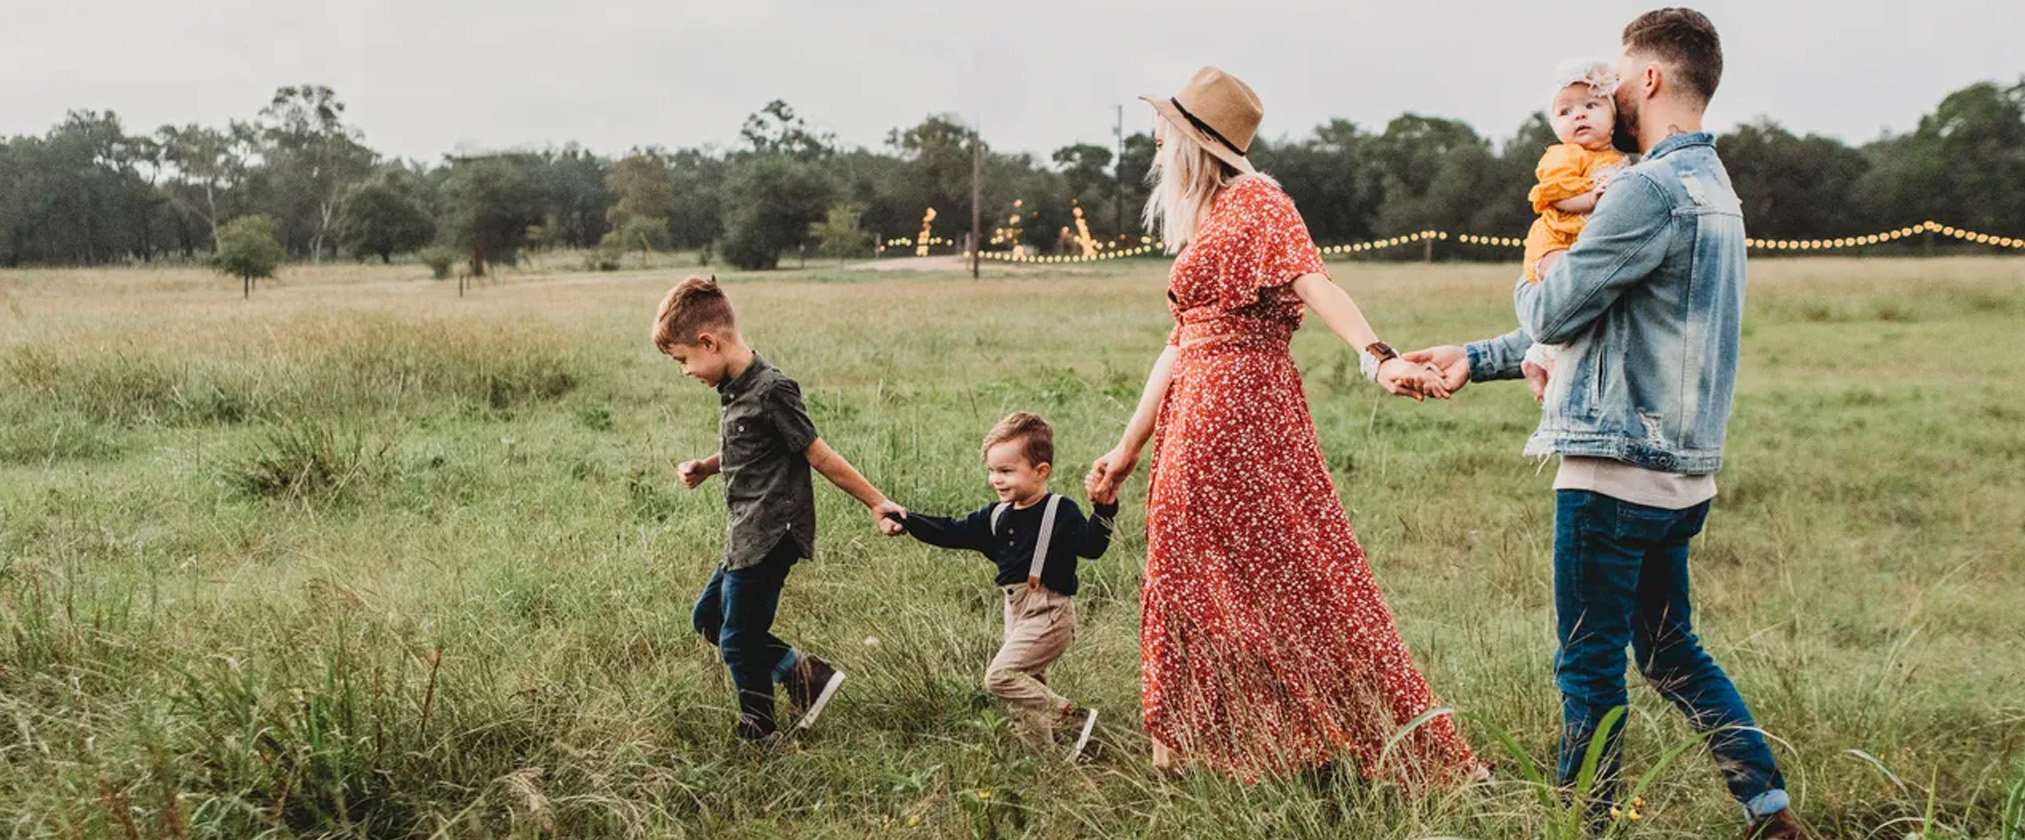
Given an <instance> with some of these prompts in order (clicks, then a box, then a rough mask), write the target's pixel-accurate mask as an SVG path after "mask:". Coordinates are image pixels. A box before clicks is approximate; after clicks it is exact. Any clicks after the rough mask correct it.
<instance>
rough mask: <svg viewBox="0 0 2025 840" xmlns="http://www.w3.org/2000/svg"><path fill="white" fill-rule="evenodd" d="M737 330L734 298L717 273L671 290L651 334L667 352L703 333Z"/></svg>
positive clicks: (690, 279) (687, 282)
mask: <svg viewBox="0 0 2025 840" xmlns="http://www.w3.org/2000/svg"><path fill="white" fill-rule="evenodd" d="M737 329H738V317H737V316H736V315H735V314H733V313H732V311H731V299H730V298H727V297H725V296H724V290H723V289H721V288H719V287H718V285H717V275H714V274H713V275H708V276H702V275H699V276H695V277H689V278H686V279H684V280H683V281H682V282H681V283H678V284H676V286H675V288H673V289H669V290H668V295H667V296H666V297H664V298H662V299H661V308H660V309H658V310H656V311H655V312H654V328H653V330H652V331H651V333H650V334H651V335H652V337H653V339H654V347H655V349H657V350H660V351H661V352H663V353H666V352H668V351H669V350H670V349H671V348H673V347H675V346H676V345H678V344H681V345H693V344H695V343H696V337H697V335H698V334H699V333H704V332H712V331H719V330H730V331H734V332H735V331H736V330H737Z"/></svg>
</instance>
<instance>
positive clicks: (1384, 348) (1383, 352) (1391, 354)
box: [1364, 341, 1399, 362]
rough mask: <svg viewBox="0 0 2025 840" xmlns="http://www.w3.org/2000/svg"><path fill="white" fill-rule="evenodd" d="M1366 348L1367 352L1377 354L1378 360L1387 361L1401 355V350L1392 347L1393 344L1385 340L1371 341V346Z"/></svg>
mask: <svg viewBox="0 0 2025 840" xmlns="http://www.w3.org/2000/svg"><path fill="white" fill-rule="evenodd" d="M1364 350H1365V352H1367V353H1370V354H1371V355H1373V356H1376V357H1377V358H1378V360H1379V361H1381V362H1382V361H1385V360H1386V359H1392V358H1397V357H1398V356H1399V351H1397V350H1394V349H1392V345H1390V344H1386V343H1385V342H1383V341H1374V342H1371V346H1370V347H1366V348H1364Z"/></svg>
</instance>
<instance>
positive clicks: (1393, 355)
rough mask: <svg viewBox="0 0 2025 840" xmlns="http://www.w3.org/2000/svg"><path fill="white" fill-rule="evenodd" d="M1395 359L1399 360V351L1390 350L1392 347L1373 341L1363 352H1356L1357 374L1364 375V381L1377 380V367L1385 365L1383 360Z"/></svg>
mask: <svg viewBox="0 0 2025 840" xmlns="http://www.w3.org/2000/svg"><path fill="white" fill-rule="evenodd" d="M1397 358H1399V351H1397V350H1394V349H1392V345H1390V344H1386V343H1385V342H1383V341H1374V342H1371V343H1370V344H1369V345H1366V346H1365V348H1364V349H1363V350H1360V351H1358V352H1357V367H1358V370H1359V372H1361V373H1363V374H1364V378H1365V379H1371V380H1376V379H1377V378H1378V366H1379V365H1382V364H1385V360H1387V359H1397Z"/></svg>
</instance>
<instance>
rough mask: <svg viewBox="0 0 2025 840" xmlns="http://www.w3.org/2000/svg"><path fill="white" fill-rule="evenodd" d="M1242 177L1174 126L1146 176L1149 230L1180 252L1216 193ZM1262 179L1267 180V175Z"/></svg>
mask: <svg viewBox="0 0 2025 840" xmlns="http://www.w3.org/2000/svg"><path fill="white" fill-rule="evenodd" d="M1239 177H1240V176H1239V173H1238V171H1237V170H1236V169H1235V168H1233V167H1232V166H1231V165H1230V164H1227V163H1224V162H1223V161H1222V160H1220V159H1218V158H1217V156H1216V155H1212V154H1210V153H1209V150H1208V149H1205V148H1203V147H1202V144H1200V143H1197V142H1195V141H1194V140H1193V139H1190V138H1189V137H1188V136H1187V135H1185V134H1182V133H1181V132H1179V131H1175V130H1173V129H1172V127H1170V129H1169V130H1168V132H1167V136H1166V139H1164V140H1162V141H1161V145H1160V148H1159V149H1158V150H1156V151H1155V152H1154V153H1153V169H1152V170H1151V171H1149V172H1147V173H1146V183H1147V185H1148V186H1149V187H1151V189H1149V190H1147V191H1146V214H1145V220H1146V229H1147V230H1149V231H1155V232H1158V233H1159V235H1160V239H1161V241H1163V242H1165V243H1167V252H1168V253H1170V254H1172V253H1176V252H1178V251H1180V250H1181V246H1182V245H1183V244H1185V243H1187V242H1188V240H1190V239H1193V238H1195V230H1196V228H1198V227H1201V226H1202V220H1203V218H1204V217H1206V216H1208V215H1209V206H1210V203H1211V202H1213V201H1215V200H1216V194H1217V193H1218V192H1221V191H1222V190H1223V188H1224V187H1227V186H1230V184H1231V182H1232V181H1235V180H1237V179H1238V178H1239ZM1258 177H1261V178H1266V176H1265V175H1263V174H1260V175H1258ZM1266 180H1268V181H1270V180H1272V179H1271V178H1266Z"/></svg>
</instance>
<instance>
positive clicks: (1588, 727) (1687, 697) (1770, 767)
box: [1554, 490, 1788, 821]
mask: <svg viewBox="0 0 2025 840" xmlns="http://www.w3.org/2000/svg"><path fill="white" fill-rule="evenodd" d="M1556 497H1557V499H1556V506H1555V512H1554V612H1555V617H1556V619H1557V621H1556V624H1557V625H1558V635H1559V637H1560V642H1561V649H1560V651H1559V652H1558V653H1557V654H1556V655H1555V657H1554V678H1555V681H1556V682H1557V683H1559V685H1560V688H1561V716H1562V738H1561V761H1560V783H1561V784H1562V785H1564V786H1573V785H1574V784H1575V782H1576V780H1577V778H1578V776H1579V774H1580V772H1581V769H1582V759H1583V757H1584V756H1585V755H1586V754H1587V751H1588V749H1589V744H1590V743H1591V740H1592V739H1593V738H1594V737H1595V734H1596V729H1597V728H1598V727H1599V726H1600V725H1601V724H1602V722H1603V717H1604V716H1605V715H1607V714H1609V713H1610V711H1611V710H1612V709H1616V708H1618V707H1620V706H1624V705H1626V704H1627V702H1628V698H1627V696H1626V694H1625V688H1624V647H1625V645H1627V644H1629V645H1630V646H1631V649H1632V653H1633V655H1634V656H1635V657H1636V658H1637V665H1638V670H1639V672H1640V673H1641V674H1644V675H1645V678H1646V680H1647V681H1648V682H1650V683H1651V684H1652V686H1653V688H1655V689H1657V690H1658V691H1659V693H1660V695H1661V696H1663V697H1665V698H1666V699H1667V700H1668V701H1669V702H1671V703H1673V704H1674V706H1675V707H1677V708H1679V709H1680V710H1681V712H1682V713H1684V714H1686V715H1687V718H1688V722H1689V724H1690V725H1692V726H1693V727H1694V728H1695V731H1697V732H1707V733H1711V734H1710V735H1709V740H1708V745H1709V751H1710V752H1712V753H1714V754H1715V758H1716V766H1717V767H1718V768H1719V769H1721V771H1722V774H1723V781H1724V782H1725V783H1726V784H1727V785H1728V786H1729V789H1730V795H1731V796H1734V797H1736V799H1737V801H1738V802H1740V803H1743V805H1744V810H1745V813H1746V816H1747V818H1748V819H1751V820H1754V821H1755V820H1757V819H1759V818H1762V817H1765V816H1769V815H1771V814H1772V813H1774V812H1777V811H1779V810H1781V809H1783V808H1785V807H1786V806H1787V804H1788V803H1787V797H1786V791H1785V787H1786V780H1785V777H1784V776H1782V775H1780V773H1779V768H1778V765H1777V764H1776V763H1774V762H1773V760H1772V751H1771V750H1770V749H1769V748H1768V747H1766V745H1765V738H1764V736H1763V735H1761V734H1760V733H1759V732H1758V731H1757V728H1756V727H1757V724H1756V723H1754V722H1752V720H1751V712H1750V710H1749V709H1746V708H1745V707H1744V700H1743V698H1742V697H1739V696H1737V688H1736V686H1734V685H1732V684H1731V683H1730V678H1729V676H1728V675H1726V674H1724V673H1723V669H1722V668H1721V667H1720V666H1718V665H1716V663H1715V660H1713V659H1710V658H1709V655H1708V653H1707V652H1706V651H1703V650H1702V645H1701V641H1700V640H1699V639H1697V638H1696V637H1695V632H1694V621H1693V612H1692V606H1691V604H1690V602H1689V599H1688V540H1690V539H1692V538H1693V537H1694V536H1695V535H1696V534H1699V533H1701V530H1702V523H1703V521H1704V520H1705V519H1706V518H1707V517H1708V513H1709V503H1708V502H1703V503H1701V504H1699V505H1695V506H1694V507H1691V508H1687V509H1685V510H1667V509H1665V508H1655V507H1647V506H1645V505H1637V504H1632V503H1630V502H1626V501H1621V500H1618V499H1615V498H1612V497H1610V496H1605V495H1602V494H1600V493H1592V492H1589V491H1586V490H1561V491H1557V492H1556ZM1622 734H1623V724H1622V719H1620V722H1619V724H1618V725H1617V726H1615V727H1613V730H1612V731H1611V732H1610V733H1609V736H1608V740H1607V741H1606V748H1605V751H1604V754H1603V758H1602V760H1601V761H1600V762H1599V763H1598V766H1597V781H1596V787H1595V788H1594V790H1595V794H1596V797H1597V798H1596V800H1595V802H1596V803H1597V804H1598V806H1599V807H1600V808H1604V809H1607V808H1608V807H1609V802H1610V801H1611V800H1612V799H1613V797H1614V796H1615V795H1616V784H1617V779H1618V773H1619V752H1620V749H1621V744H1620V740H1621V736H1622Z"/></svg>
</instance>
